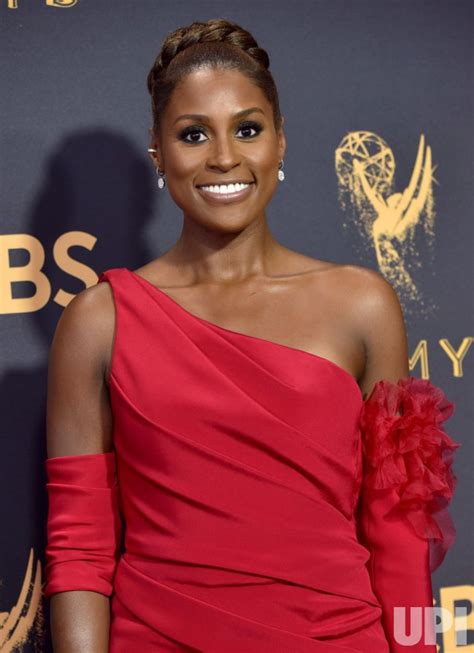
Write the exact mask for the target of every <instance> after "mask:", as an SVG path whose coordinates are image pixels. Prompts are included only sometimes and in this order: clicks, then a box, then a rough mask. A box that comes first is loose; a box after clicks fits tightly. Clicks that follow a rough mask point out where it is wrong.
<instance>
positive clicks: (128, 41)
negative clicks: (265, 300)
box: [0, 0, 474, 653]
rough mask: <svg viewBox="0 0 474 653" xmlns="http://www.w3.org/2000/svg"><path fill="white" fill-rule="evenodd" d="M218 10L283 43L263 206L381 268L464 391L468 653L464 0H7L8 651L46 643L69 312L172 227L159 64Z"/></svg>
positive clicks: (459, 597)
mask: <svg viewBox="0 0 474 653" xmlns="http://www.w3.org/2000/svg"><path fill="white" fill-rule="evenodd" d="M213 17H224V18H228V19H230V20H235V21H236V22H238V23H240V24H241V25H242V26H244V27H246V28H248V29H250V31H252V32H253V33H254V35H255V36H256V38H257V40H258V41H259V43H261V45H262V46H263V47H264V48H266V49H267V51H268V52H269V54H270V58H271V70H272V72H273V74H274V76H275V79H276V82H277V85H278V87H279V91H280V101H281V108H282V113H283V115H284V116H285V120H286V122H285V131H286V136H287V140H288V147H287V154H286V157H285V173H286V180H285V181H284V183H282V184H280V185H279V188H278V190H277V193H276V195H275V197H274V199H273V200H272V203H271V206H270V207H269V211H268V215H269V222H270V226H271V228H272V231H273V233H274V235H275V237H276V238H277V239H279V240H280V241H281V242H282V243H284V244H285V245H286V246H288V247H290V248H293V249H295V250H298V251H300V252H302V253H304V254H308V255H310V256H314V257H316V258H322V259H327V260H332V261H338V262H347V263H355V264H358V265H364V266H366V267H370V268H374V269H378V270H380V271H381V272H382V273H383V274H384V275H385V276H386V278H387V279H388V280H389V281H390V282H391V283H392V284H393V285H394V287H395V288H396V290H397V291H398V293H399V296H400V299H401V301H402V304H403V308H404V312H405V317H406V321H407V326H408V332H409V344H410V368H411V373H412V374H413V375H416V376H420V377H423V378H429V379H430V380H431V381H432V382H434V383H435V384H438V385H440V386H441V387H442V388H443V389H444V391H445V392H446V394H447V396H448V398H449V399H450V400H451V401H453V402H454V403H455V404H456V412H455V414H454V416H453V417H452V418H451V419H450V421H449V422H448V424H447V431H448V433H449V434H450V435H451V436H452V437H453V438H454V439H455V440H456V441H458V442H461V443H462V444H463V447H462V449H461V450H460V453H459V455H458V458H457V460H456V463H455V467H454V471H455V473H456V475H457V477H458V479H459V482H458V488H457V490H456V496H455V499H454V502H453V504H452V508H451V514H452V516H453V519H454V522H455V524H456V527H457V531H458V535H457V540H456V543H455V545H454V546H453V548H452V549H451V550H450V552H449V553H448V556H447V558H446V559H445V562H444V564H443V565H442V566H441V568H440V569H439V570H437V571H436V572H435V574H434V576H433V584H434V588H433V589H434V597H433V598H434V601H435V603H436V605H440V606H443V607H444V608H446V610H447V611H449V613H450V614H453V613H454V608H455V607H462V606H464V608H467V611H468V612H469V614H468V616H467V620H466V622H465V623H464V624H463V623H462V620H461V619H458V621H457V622H456V623H455V624H454V626H453V627H452V628H450V629H449V630H447V631H446V632H445V633H444V634H442V635H440V637H439V645H440V650H441V651H444V653H452V652H453V651H455V650H461V645H462V651H463V652H465V653H469V652H471V653H472V652H473V651H474V636H473V632H472V631H473V629H474V616H473V615H474V613H473V612H472V602H473V593H474V588H473V580H472V569H473V555H472V551H473V541H472V540H473V532H472V507H473V505H472V504H473V501H472V482H471V475H472V467H473V464H472V463H473V449H472V423H473V414H472V391H473V388H472V385H473V377H472V360H473V356H474V351H473V350H472V347H471V344H472V337H471V335H470V334H471V333H472V330H471V327H472V321H471V319H470V318H471V317H472V308H473V305H472V290H471V285H472V254H471V249H472V180H473V174H472V172H473V166H472V162H473V156H472V152H473V123H472V99H473V88H474V87H473V84H472V68H471V57H472V44H471V43H472V27H473V21H472V3H471V2H469V1H468V0H466V1H453V0H449V1H448V0H444V1H442V2H440V1H439V0H429V1H421V0H398V1H390V0H384V1H381V0H359V1H358V2H352V3H351V2H346V1H342V0H319V1H317V2H314V1H301V0H299V1H297V2H295V1H294V0H293V2H291V3H289V2H284V1H283V0H271V1H270V0H268V1H267V0H260V1H259V2H256V1H255V0H240V2H239V3H235V2H230V1H227V0H221V1H217V0H199V2H198V1H197V0H181V1H180V2H173V1H172V0H121V1H120V2H113V1H112V0H94V1H92V0H0V26H1V37H2V38H1V48H2V57H1V60H0V70H1V72H0V76H1V84H2V95H1V100H0V107H1V123H0V133H1V155H0V162H1V191H2V192H1V197H0V202H1V204H0V206H1V212H0V219H1V224H2V227H1V230H2V235H1V236H0V313H1V329H2V332H1V347H2V351H1V359H0V372H1V377H0V378H1V387H0V401H1V421H0V428H1V432H2V433H1V442H0V465H1V473H0V479H1V480H0V482H1V515H0V519H1V521H0V538H1V539H0V581H1V584H0V650H1V651H2V652H3V651H13V650H20V651H25V652H29V651H44V652H47V651H49V650H50V641H49V634H48V628H47V623H48V618H49V617H48V614H47V605H46V604H45V601H44V600H43V598H42V596H41V586H42V583H43V582H44V578H43V575H42V572H43V569H44V562H45V561H44V557H43V550H44V545H45V520H46V510H47V502H46V492H45V487H44V486H45V475H44V459H45V457H46V447H45V442H46V436H45V399H46V378H47V354H48V350H49V347H50V343H51V339H52V335H53V333H54V329H55V326H56V323H57V321H58V318H59V316H60V314H61V312H62V310H63V308H64V307H65V306H66V305H67V304H68V302H69V301H70V300H71V298H72V297H73V296H74V295H75V294H76V293H78V292H80V291H81V290H82V289H83V288H84V287H86V286H90V285H92V284H94V283H96V281H97V276H98V273H100V272H101V271H102V270H105V269H107V268H109V267H117V266H126V267H129V268H131V269H135V268H137V267H139V266H140V265H143V264H144V263H145V262H147V261H149V260H151V259H153V258H155V257H158V256H160V255H161V254H162V253H163V252H164V251H165V250H166V249H168V248H169V247H170V246H171V245H172V244H173V243H174V241H175V240H176V239H177V237H178V235H179V232H180V227H181V215H180V212H179V210H178V209H177V207H175V206H174V204H173V202H172V201H171V200H170V197H169V196H168V194H167V192H166V191H165V192H159V191H158V190H157V189H156V179H155V176H154V172H153V169H152V166H151V164H150V162H149V159H148V155H147V152H146V149H147V147H148V129H149V127H150V126H151V112H150V101H149V96H148V93H147V90H146V84H145V81H146V75H147V73H148V70H149V68H150V67H151V65H152V62H153V60H154V58H155V56H156V54H157V53H158V51H159V48H160V46H161V43H162V41H163V39H164V37H165V35H166V34H167V33H168V32H169V31H171V30H173V29H175V28H176V27H178V26H181V25H187V24H189V23H191V22H192V21H193V20H207V19H209V18H213ZM356 161H359V162H360V166H357V164H356V163H355V162H356ZM404 192H405V195H404V196H403V199H402V200H401V196H400V193H404ZM400 200H401V201H400ZM400 218H403V219H404V220H405V221H404V222H403V225H406V226H402V227H400V223H399V219H400ZM397 225H399V228H397ZM470 399H471V401H470ZM447 625H449V624H447ZM2 626H3V627H2ZM466 630H467V635H466ZM456 632H457V635H456ZM466 643H467V644H468V646H467V647H466V645H465V644H466Z"/></svg>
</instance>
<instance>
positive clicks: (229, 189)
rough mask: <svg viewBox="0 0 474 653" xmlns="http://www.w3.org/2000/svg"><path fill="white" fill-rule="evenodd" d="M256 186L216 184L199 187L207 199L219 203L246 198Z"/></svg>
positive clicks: (248, 184)
mask: <svg viewBox="0 0 474 653" xmlns="http://www.w3.org/2000/svg"><path fill="white" fill-rule="evenodd" d="M253 185H254V182H251V183H235V184H215V185H212V186H197V189H198V191H199V192H200V193H201V194H202V195H203V196H204V197H206V198H208V199H212V200H215V201H217V202H232V201H234V200H240V199H243V198H244V197H246V196H247V195H248V194H249V193H250V191H251V189H252V186H253Z"/></svg>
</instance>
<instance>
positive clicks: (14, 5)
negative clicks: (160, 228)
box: [7, 0, 18, 9]
mask: <svg viewBox="0 0 474 653" xmlns="http://www.w3.org/2000/svg"><path fill="white" fill-rule="evenodd" d="M7 7H8V9H18V0H8V4H7Z"/></svg>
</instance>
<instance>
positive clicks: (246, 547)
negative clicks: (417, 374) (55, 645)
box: [44, 268, 459, 653]
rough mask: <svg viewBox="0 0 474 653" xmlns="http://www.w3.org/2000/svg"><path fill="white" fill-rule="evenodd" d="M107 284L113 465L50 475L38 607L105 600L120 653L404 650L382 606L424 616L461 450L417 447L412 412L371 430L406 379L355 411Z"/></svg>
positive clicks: (318, 385)
mask: <svg viewBox="0 0 474 653" xmlns="http://www.w3.org/2000/svg"><path fill="white" fill-rule="evenodd" d="M103 281H108V282H109V283H110V285H111V287H112V292H113V297H114V304H115V311H116V327H115V337H114V348H113V355H112V365H111V373H110V378H109V385H110V397H111V404H112V410H113V414H114V447H115V450H114V452H108V453H104V454H91V455H89V456H77V457H70V460H69V461H66V460H65V458H62V459H61V458H52V459H48V460H47V461H46V466H47V472H48V492H49V495H50V514H49V518H48V542H49V544H48V548H47V552H46V553H47V559H48V567H47V583H46V587H45V590H44V591H45V594H46V596H50V595H51V594H53V593H54V592H58V591H67V590H73V589H93V590H94V589H95V591H98V592H101V593H103V594H105V595H106V596H111V597H112V604H111V605H112V624H111V631H110V651H112V653H123V652H125V651H130V650H140V651H142V652H143V653H147V652H148V651H150V652H151V651H161V650H162V651H205V652H206V653H207V652H209V653H223V652H224V651H225V652H226V653H227V652H229V653H231V652H235V653H243V652H246V653H257V652H258V653H260V652H264V651H272V652H273V653H274V652H282V653H283V652H289V651H301V652H303V653H304V652H306V651H308V653H309V652H313V653H348V652H349V651H359V652H367V653H369V652H372V651H377V653H392V652H393V651H398V649H397V648H396V646H397V643H396V642H394V635H393V623H392V621H391V616H390V614H387V612H390V611H391V609H392V608H391V606H392V599H393V600H396V601H398V603H397V605H402V606H403V605H407V606H409V605H412V604H413V601H414V600H416V601H422V603H417V605H426V606H431V605H432V592H431V580H430V573H429V572H430V569H429V552H428V539H427V538H428V537H432V538H437V541H439V542H443V545H442V546H441V548H440V551H443V555H444V554H445V552H446V550H447V547H448V546H449V545H450V544H451V543H452V540H453V530H452V529H451V532H450V535H449V536H448V538H447V540H443V525H444V524H445V523H446V521H443V520H439V521H436V519H434V517H433V515H434V513H435V511H436V509H438V510H439V509H440V507H441V504H440V501H441V498H443V500H444V504H443V506H444V509H445V508H446V505H447V502H449V500H450V496H451V495H450V493H452V491H453V489H454V485H453V476H450V474H452V472H449V473H448V467H449V466H450V461H448V460H447V459H445V458H443V461H444V462H442V461H441V460H440V457H441V456H442V454H443V451H446V450H449V451H451V452H452V451H453V450H454V449H455V448H456V446H459V445H456V444H455V443H452V441H451V440H450V438H449V436H447V434H445V433H444V432H443V431H442V423H441V420H439V419H438V418H437V417H433V413H432V412H431V413H430V415H431V417H432V418H433V419H432V422H430V424H431V426H430V429H428V428H427V429H426V430H424V431H423V434H425V433H426V437H425V436H423V437H425V439H423V438H422V437H421V435H420V433H421V431H420V430H419V429H420V424H421V422H422V421H423V420H421V421H420V420H419V421H418V422H415V421H413V422H409V420H408V417H405V418H404V419H405V422H404V426H403V429H402V428H399V429H398V430H397V429H395V427H393V429H392V430H391V431H390V430H387V428H386V427H385V426H384V428H383V429H381V430H379V429H378V426H377V424H376V421H375V420H376V417H375V414H376V408H374V406H375V405H377V406H380V405H382V404H380V402H381V401H382V399H381V396H382V395H381V394H380V393H385V392H386V391H387V390H388V389H391V388H393V387H397V388H398V389H400V388H401V387H403V388H405V386H403V384H402V385H398V386H395V384H389V383H388V382H384V383H381V384H379V385H378V387H377V389H376V390H375V391H374V393H372V395H371V399H370V402H364V401H363V399H362V395H361V391H360V389H359V386H358V384H357V383H356V380H355V379H354V378H353V377H352V376H351V375H350V374H349V373H348V372H347V371H345V370H344V369H342V368H341V367H339V366H338V365H336V364H335V363H332V362H331V361H329V360H327V359H325V358H323V357H320V356H317V355H314V354H310V353H307V352H304V351H300V350H298V349H295V348H292V347H289V346H285V345H281V344H277V343H274V342H271V341H268V340H265V339H263V338H258V337H255V336H249V335H245V334H242V333H238V332H235V331H232V330H230V329H225V328H223V327H220V326H218V325H216V324H213V323H211V322H208V321H207V320H204V319H202V318H199V317H198V316H196V315H193V314H192V313H190V312H188V311H187V310H185V309H184V308H183V307H181V306H180V305H179V304H178V303H177V302H176V301H174V300H173V299H172V298H171V297H169V296H168V295H167V294H166V293H165V292H163V291H161V290H159V289H158V288H156V287H155V286H153V285H152V284H151V283H149V282H148V281H146V280H145V279H143V278H142V277H140V276H139V275H137V274H135V273H133V272H131V271H130V270H128V269H126V268H113V269H110V270H108V271H106V272H104V273H102V274H101V276H100V278H99V282H103ZM406 387H413V388H414V389H415V390H416V391H417V392H418V391H419V390H420V389H421V386H419V385H416V384H412V385H411V386H406ZM435 391H437V390H436V388H435V387H434V386H432V385H431V384H429V385H425V386H424V392H425V395H426V396H428V397H429V396H430V395H431V394H432V393H433V392H435ZM407 392H408V393H409V394H410V390H408V391H407ZM389 394H390V393H389ZM412 394H413V393H412ZM436 396H437V397H439V395H438V394H437V395H436ZM417 405H418V407H419V409H420V412H421V414H423V410H424V409H423V405H422V404H421V403H419V404H417ZM429 405H430V406H432V404H429ZM437 405H439V404H437ZM405 406H407V407H408V408H407V412H409V411H410V407H409V402H408V400H406V401H405ZM433 410H434V409H433ZM444 415H446V413H444ZM386 423H387V422H386V421H384V425H386ZM435 426H436V428H435ZM362 427H365V428H366V431H367V442H366V443H364V437H363V436H364V430H363V428H362ZM413 429H414V431H413ZM417 429H418V430H417ZM414 432H415V433H416V435H413V433H414ZM377 433H379V434H380V437H379V438H378V436H377ZM387 433H389V435H387ZM400 434H402V435H401V437H399V435H400ZM397 438H398V439H401V440H402V441H403V446H402V447H401V448H400V451H398V450H396V442H397ZM378 443H379V444H378ZM418 445H419V446H420V447H421V449H422V450H421V451H420V450H417V447H418ZM425 446H426V447H430V449H429V455H425V453H424V451H425V449H424V447H425ZM410 451H412V453H413V451H414V453H413V456H412V457H410V456H411V454H410V453H409V452H410ZM400 456H401V458H400ZM367 457H370V459H371V460H367ZM387 457H388V458H387ZM105 460H107V462H105ZM371 461H372V462H373V463H374V465H375V467H376V468H377V469H378V468H379V463H380V462H382V463H383V473H380V474H377V469H375V470H374V469H373V465H372V462H371ZM371 465H372V466H371ZM404 465H405V466H404ZM105 468H106V469H105ZM98 473H99V476H100V478H97V474H98ZM407 479H408V481H409V482H407ZM106 480H107V481H108V482H105V483H104V481H106ZM425 482H428V485H427V486H426V487H425V486H424V483H425ZM104 485H106V486H107V485H108V487H109V490H108V492H107V491H105V490H104ZM116 488H118V490H117V489H116ZM420 488H421V489H420ZM416 490H418V492H421V493H422V498H423V504H422V505H418V504H416V506H417V507H416V506H415V503H416V501H415V498H416V497H418V496H419V495H418V494H417V493H416ZM96 498H97V501H96ZM431 498H432V499H433V500H432V501H431ZM387 501H388V503H387ZM388 504H390V505H389V508H390V509H388V508H387V506H388ZM397 506H398V507H397ZM392 508H393V509H394V512H393V514H395V517H394V516H393V514H392V512H391V510H392ZM408 508H410V509H411V512H410V510H408ZM400 509H402V511H401V512H398V513H397V512H396V511H397V510H400ZM119 512H120V516H121V518H122V520H123V524H124V525H125V530H124V551H123V552H121V553H120V554H118V553H117V548H118V541H119V537H120V529H119V528H118V523H119V521H118V519H119V518H118V513H119ZM408 514H410V519H408V518H407V515H408ZM412 517H413V518H412ZM431 519H433V521H431ZM434 524H436V526H435V525H434ZM428 526H429V527H428ZM451 527H452V524H451ZM374 529H375V530H374ZM384 529H387V530H386V531H384ZM384 533H385V534H386V535H387V537H385V535H384ZM394 538H395V539H394ZM397 538H399V540H400V541H399V540H397ZM400 538H401V539H400ZM87 542H89V543H90V545H89V547H88V545H87ZM407 550H408V551H412V553H413V556H412V560H411V562H408V563H407V565H405V567H404V568H403V574H402V577H400V578H398V577H396V575H397V574H400V569H401V564H402V563H401V562H400V560H401V557H400V556H401V554H402V553H403V555H405V554H406V552H407ZM397 556H398V558H397ZM394 560H396V561H397V560H398V562H397V564H391V562H393V561H394ZM435 560H436V562H439V561H440V560H441V553H438V554H437V558H436V559H435ZM387 561H388V564H385V563H386V562H387ZM77 570H79V573H76V572H77ZM380 574H382V578H380ZM407 578H408V582H407ZM402 583H403V585H404V587H402ZM420 588H421V589H420ZM400 650H402V649H401V648H400ZM403 650H406V648H404V649H403ZM410 650H411V651H413V652H416V653H421V652H423V653H428V652H429V653H434V652H435V650H436V648H435V647H434V645H433V644H431V645H425V644H424V643H420V644H419V645H418V646H413V647H411V648H410Z"/></svg>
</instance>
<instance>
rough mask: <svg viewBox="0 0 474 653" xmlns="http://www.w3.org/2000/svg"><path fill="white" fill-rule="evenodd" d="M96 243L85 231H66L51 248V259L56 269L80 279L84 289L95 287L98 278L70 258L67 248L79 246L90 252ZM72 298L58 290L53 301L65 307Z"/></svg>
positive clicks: (90, 269) (91, 271)
mask: <svg viewBox="0 0 474 653" xmlns="http://www.w3.org/2000/svg"><path fill="white" fill-rule="evenodd" d="M96 242H97V238H95V236H92V235H91V234H88V233H86V232H85V231H68V232H67V233H65V234H63V235H62V236H60V237H59V238H58V239H57V241H56V242H55V243H54V247H53V258H54V260H55V262H56V264H57V265H58V267H59V268H61V270H63V271H64V272H67V273H68V274H70V275H71V276H72V277H76V278H77V279H81V281H83V282H84V284H85V286H86V288H88V287H89V286H93V285H95V284H96V283H97V280H98V278H99V277H98V276H97V274H96V273H95V272H94V270H92V268H89V267H88V266H87V265H84V264H83V263H79V262H78V261H75V260H74V259H73V258H71V257H70V256H69V248H70V247H72V246H74V245H79V246H80V247H84V248H85V249H88V250H89V251H91V250H92V249H94V245H95V244H96ZM74 296H75V295H73V294H71V293H69V292H66V291H65V290H58V292H57V293H56V295H55V296H54V301H55V302H56V303H57V304H59V305H60V306H67V305H68V304H69V302H70V301H71V300H72V299H73V298H74Z"/></svg>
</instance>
